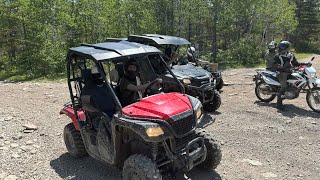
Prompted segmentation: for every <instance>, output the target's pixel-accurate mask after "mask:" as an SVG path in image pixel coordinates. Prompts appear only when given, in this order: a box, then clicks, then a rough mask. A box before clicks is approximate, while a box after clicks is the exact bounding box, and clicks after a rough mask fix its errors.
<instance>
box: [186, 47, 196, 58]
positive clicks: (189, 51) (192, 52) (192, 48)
mask: <svg viewBox="0 0 320 180" xmlns="http://www.w3.org/2000/svg"><path fill="white" fill-rule="evenodd" d="M195 52H196V49H195V48H194V47H192V46H191V47H189V48H188V49H187V55H188V56H192V55H193V54H194V53H195Z"/></svg>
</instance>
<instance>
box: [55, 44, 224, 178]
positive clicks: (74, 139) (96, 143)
mask: <svg viewBox="0 0 320 180" xmlns="http://www.w3.org/2000/svg"><path fill="white" fill-rule="evenodd" d="M150 55H152V56H153V57H154V56H159V58H162V57H161V56H160V55H161V51H160V50H158V49H157V48H155V47H151V46H146V45H142V44H138V43H130V42H127V41H121V42H105V43H98V44H93V45H92V44H82V45H81V46H80V47H75V48H70V49H69V53H68V56H67V76H68V77H67V78H68V87H69V91H70V98H71V102H70V103H67V104H65V106H64V108H63V109H62V110H61V112H60V113H61V114H65V115H67V116H68V117H70V119H71V120H72V122H71V123H69V124H68V125H66V126H65V128H64V141H65V145H66V148H67V150H68V152H69V154H70V155H71V156H74V157H83V156H86V155H88V154H89V155H90V156H91V157H93V158H95V159H97V160H100V161H103V162H106V163H108V164H111V165H114V166H116V167H118V168H120V169H122V176H123V179H124V180H140V179H143V180H160V179H162V178H163V177H165V176H167V175H169V174H172V175H174V174H176V173H178V172H187V171H189V170H191V169H192V168H193V167H195V166H198V167H202V168H207V169H214V168H216V167H217V166H218V164H219V163H220V160H221V157H222V155H221V150H220V146H219V144H218V142H217V141H216V140H214V138H213V136H212V135H211V134H210V133H207V132H205V131H204V130H201V129H199V128H198V126H197V125H198V124H199V122H201V120H202V118H203V117H204V115H203V114H202V105H201V102H200V101H199V100H198V99H197V98H194V97H192V96H189V95H185V94H182V93H178V92H171V93H167V94H165V93H160V94H156V93H154V92H152V91H153V90H152V89H151V88H150V87H151V84H153V83H151V84H150V85H149V86H150V87H147V89H146V91H145V93H144V95H145V96H144V98H142V99H141V100H140V101H138V102H135V103H133V104H130V105H128V106H126V107H122V105H121V103H120V101H119V97H120V96H121V92H119V91H118V90H117V89H118V86H119V84H118V82H119V79H117V78H116V76H113V77H111V74H112V73H111V72H116V70H115V69H113V70H110V69H111V68H113V67H115V64H118V63H120V62H124V61H131V60H133V58H135V59H140V60H141V61H149V58H148V57H149V56H150ZM162 61H163V60H162ZM92 66H95V67H97V68H98V71H99V73H100V74H101V76H102V78H103V83H104V84H103V86H102V87H104V88H105V91H107V92H108V93H106V94H108V96H110V97H108V98H109V100H108V101H105V103H106V107H107V108H105V109H104V110H101V109H99V106H98V105H97V103H95V100H96V98H102V97H95V96H97V95H96V94H92V95H90V94H89V93H84V92H85V89H86V87H87V86H90V84H92V83H90V81H92V76H91V75H92V74H91V73H90V72H91V71H90V67H92ZM150 68H152V66H150ZM105 69H107V70H105ZM167 69H168V72H170V74H171V75H172V77H173V78H174V79H176V81H177V83H178V84H179V83H180V82H179V81H178V80H177V78H176V77H175V75H174V74H173V73H172V71H171V70H170V69H169V68H168V67H167ZM106 72H108V73H106ZM107 75H109V76H110V77H109V78H107V77H106V76H107ZM109 80H110V82H109ZM95 86H96V85H95ZM95 86H94V87H95ZM181 89H182V92H183V90H184V89H183V86H182V85H181ZM150 94H154V95H150Z"/></svg>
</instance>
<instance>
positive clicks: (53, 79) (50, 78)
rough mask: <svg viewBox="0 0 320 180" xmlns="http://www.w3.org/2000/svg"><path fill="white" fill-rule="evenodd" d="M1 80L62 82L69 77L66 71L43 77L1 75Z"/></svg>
mask: <svg viewBox="0 0 320 180" xmlns="http://www.w3.org/2000/svg"><path fill="white" fill-rule="evenodd" d="M0 80H7V81H9V82H10V81H11V82H27V81H29V82H60V81H64V80H65V81H66V80H67V78H66V75H65V74H64V73H61V74H55V75H50V76H43V77H33V76H28V75H12V76H10V77H0Z"/></svg>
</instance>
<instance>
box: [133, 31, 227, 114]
mask: <svg viewBox="0 0 320 180" xmlns="http://www.w3.org/2000/svg"><path fill="white" fill-rule="evenodd" d="M128 41H129V42H137V43H142V44H146V45H152V46H155V47H158V48H160V49H162V51H163V52H165V54H168V53H167V52H168V50H169V51H171V52H174V53H176V52H178V48H179V47H180V46H190V44H191V43H190V42H189V41H188V40H186V39H184V38H180V37H175V36H165V35H158V34H144V35H129V36H128ZM170 49H171V50H170ZM171 59H172V58H171ZM178 59H179V58H178ZM182 59H183V58H180V60H182ZM192 59H193V63H188V62H187V64H179V63H176V64H175V65H173V64H172V62H173V61H172V60H170V59H168V60H167V61H166V63H167V64H168V65H169V66H171V70H172V72H173V74H174V75H175V76H176V77H177V78H178V79H179V81H180V82H181V83H182V84H183V85H184V88H185V90H186V94H188V95H191V96H194V97H197V98H198V99H200V101H201V102H202V104H203V108H204V110H205V111H208V112H214V111H216V110H217V109H219V107H220V105H221V96H220V92H219V90H220V89H221V88H222V86H223V81H222V77H221V72H212V73H211V72H208V71H207V70H205V69H204V68H203V67H201V66H200V64H199V63H198V61H197V59H196V58H195V57H194V55H193V54H192ZM178 61H179V60H178ZM151 64H152V65H153V66H154V69H156V70H157V74H159V75H160V77H161V78H162V79H163V80H164V83H163V90H164V91H165V92H176V91H179V84H177V83H176V82H175V81H174V78H173V76H171V74H170V73H169V72H168V71H166V70H163V68H161V66H160V67H159V60H158V61H151ZM162 67H163V65H162ZM217 82H218V83H219V84H218V86H217Z"/></svg>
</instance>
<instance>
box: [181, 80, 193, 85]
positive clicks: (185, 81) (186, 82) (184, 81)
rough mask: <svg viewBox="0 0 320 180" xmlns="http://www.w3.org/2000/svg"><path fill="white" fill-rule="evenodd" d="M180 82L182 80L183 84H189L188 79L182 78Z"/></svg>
mask: <svg viewBox="0 0 320 180" xmlns="http://www.w3.org/2000/svg"><path fill="white" fill-rule="evenodd" d="M182 82H183V83H184V84H191V81H190V79H183V80H182Z"/></svg>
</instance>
